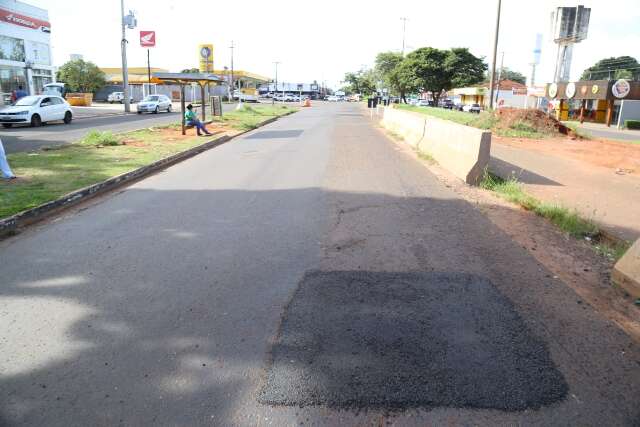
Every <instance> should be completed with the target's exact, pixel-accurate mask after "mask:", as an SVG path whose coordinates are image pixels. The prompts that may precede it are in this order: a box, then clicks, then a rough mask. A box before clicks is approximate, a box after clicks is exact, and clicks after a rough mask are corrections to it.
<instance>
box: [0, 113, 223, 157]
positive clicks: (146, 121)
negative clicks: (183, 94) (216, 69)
mask: <svg viewBox="0 0 640 427" xmlns="http://www.w3.org/2000/svg"><path fill="white" fill-rule="evenodd" d="M132 108H133V109H134V111H135V106H133V107H132ZM233 108H235V104H223V111H229V110H231V109H233ZM95 111H96V112H95V113H94V114H100V116H97V117H79V118H76V119H75V120H74V121H72V122H71V124H69V125H65V124H64V123H62V122H53V123H49V124H45V125H44V126H42V127H39V128H31V127H25V126H19V127H18V126H16V127H14V128H11V129H2V128H0V129H1V130H0V138H2V144H3V145H4V149H5V151H6V152H7V153H18V152H24V151H33V150H38V149H40V148H42V147H46V146H55V145H63V144H68V143H71V142H75V141H78V140H79V139H82V138H83V137H84V136H85V135H86V134H87V133H88V132H89V131H91V130H99V131H112V132H126V131H130V130H136V129H142V128H146V127H152V126H157V125H165V124H169V123H173V122H177V121H179V120H180V113H178V112H173V113H159V114H140V115H138V114H135V113H133V114H126V115H125V114H113V111H114V110H108V109H104V108H99V107H96V108H95ZM174 111H175V110H174ZM88 114H89V112H88V110H87V109H86V108H82V112H81V113H80V114H78V115H88Z"/></svg>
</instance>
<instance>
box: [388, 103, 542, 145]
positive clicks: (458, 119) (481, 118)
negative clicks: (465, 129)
mask: <svg viewBox="0 0 640 427" xmlns="http://www.w3.org/2000/svg"><path fill="white" fill-rule="evenodd" d="M397 108H399V109H401V110H407V111H414V112H416V113H420V114H425V115H428V116H432V117H436V118H438V119H443V120H449V121H452V122H455V123H458V124H461V125H465V126H471V127H474V128H478V129H486V130H491V131H492V132H493V133H495V134H496V135H499V136H505V137H513V138H534V139H543V138H547V137H549V136H550V135H549V134H546V133H544V132H540V131H538V130H537V129H535V128H534V127H533V126H531V125H530V124H528V123H525V122H522V121H520V122H517V123H514V124H513V125H511V126H510V127H509V128H507V129H504V128H502V127H499V126H498V124H499V119H498V117H497V116H496V115H495V114H494V113H492V112H489V111H481V112H480V114H473V113H467V112H464V111H457V110H447V109H444V108H434V107H418V106H415V105H406V104H398V105H397Z"/></svg>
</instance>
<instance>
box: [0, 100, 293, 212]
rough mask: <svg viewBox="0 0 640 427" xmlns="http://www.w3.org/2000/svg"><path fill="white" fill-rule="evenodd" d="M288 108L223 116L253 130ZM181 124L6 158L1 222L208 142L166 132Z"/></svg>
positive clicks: (90, 137)
mask: <svg viewBox="0 0 640 427" xmlns="http://www.w3.org/2000/svg"><path fill="white" fill-rule="evenodd" d="M291 110H292V109H291V108H288V107H287V109H286V110H284V109H281V108H280V107H278V110H275V109H272V108H271V107H268V108H263V107H262V106H260V107H258V108H255V107H251V108H247V109H245V110H243V111H239V112H233V113H226V114H225V116H224V118H225V121H226V122H228V124H229V125H230V127H233V128H234V129H243V127H244V126H255V125H256V124H257V123H259V122H262V121H264V120H266V119H267V118H269V117H275V116H276V115H283V114H285V113H288V112H290V111H291ZM179 128H180V125H179V124H172V125H168V126H162V127H156V128H151V129H144V130H138V131H133V132H126V133H122V134H113V133H111V132H97V131H92V132H89V133H88V134H87V135H86V136H85V137H84V138H83V139H82V140H80V141H78V142H77V143H74V144H70V145H67V146H63V147H58V148H55V149H48V150H47V149H43V150H41V151H37V152H32V153H15V154H9V155H8V159H9V163H10V164H11V168H12V169H13V171H14V173H15V174H16V175H17V176H18V177H19V179H18V180H14V181H4V180H1V181H0V218H5V217H8V216H10V215H13V214H16V213H18V212H21V211H24V210H27V209H30V208H34V207H36V206H38V205H41V204H43V203H46V202H49V201H51V200H55V199H57V198H59V197H61V196H63V195H65V194H67V193H70V192H72V191H74V190H78V189H80V188H83V187H86V186H89V185H92V184H95V183H98V182H101V181H104V180H106V179H108V178H111V177H113V176H116V175H119V174H122V173H125V172H129V171H131V170H134V169H137V168H139V167H142V166H145V165H148V164H149V163H153V162H155V161H157V160H160V159H163V158H165V157H168V156H170V155H172V154H175V153H178V152H181V151H184V150H186V149H189V148H192V147H195V146H197V145H200V144H202V143H204V142H206V141H207V139H206V138H201V137H198V136H196V135H195V132H194V131H190V132H189V133H188V135H189V136H187V137H181V136H180V135H179V134H178V135H176V134H175V133H168V129H179Z"/></svg>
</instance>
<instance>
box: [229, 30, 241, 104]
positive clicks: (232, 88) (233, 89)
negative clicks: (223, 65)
mask: <svg viewBox="0 0 640 427" xmlns="http://www.w3.org/2000/svg"><path fill="white" fill-rule="evenodd" d="M233 48H234V46H233V40H231V46H229V49H231V99H230V101H231V102H233V95H234V92H235V86H234V85H233ZM238 100H240V102H242V100H241V97H240V96H238Z"/></svg>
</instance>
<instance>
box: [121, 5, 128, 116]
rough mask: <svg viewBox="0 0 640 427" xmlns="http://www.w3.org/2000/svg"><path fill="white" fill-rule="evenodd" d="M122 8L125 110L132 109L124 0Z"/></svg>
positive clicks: (126, 111)
mask: <svg viewBox="0 0 640 427" xmlns="http://www.w3.org/2000/svg"><path fill="white" fill-rule="evenodd" d="M120 9H121V14H122V40H121V42H120V43H121V47H122V92H123V93H124V111H125V113H128V112H129V111H131V106H130V103H129V70H128V69H127V34H126V25H125V17H124V0H120Z"/></svg>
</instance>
